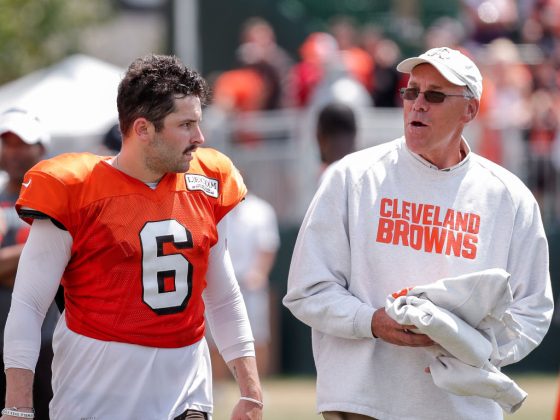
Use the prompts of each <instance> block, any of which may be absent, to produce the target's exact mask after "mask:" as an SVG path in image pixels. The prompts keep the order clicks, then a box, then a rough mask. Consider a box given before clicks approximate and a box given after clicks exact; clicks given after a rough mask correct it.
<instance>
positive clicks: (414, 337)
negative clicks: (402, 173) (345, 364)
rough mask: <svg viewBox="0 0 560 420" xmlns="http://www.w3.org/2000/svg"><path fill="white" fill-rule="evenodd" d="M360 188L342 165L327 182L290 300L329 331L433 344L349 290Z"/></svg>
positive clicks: (304, 239)
mask: <svg viewBox="0 0 560 420" xmlns="http://www.w3.org/2000/svg"><path fill="white" fill-rule="evenodd" d="M346 184H347V185H346ZM357 188H358V187H357V186H356V185H353V184H352V182H351V181H346V180H345V179H344V173H342V172H341V171H340V170H339V169H338V168H333V169H332V170H331V171H329V173H328V174H327V178H325V180H324V181H323V182H322V183H321V185H320V187H319V190H318V192H317V194H316V195H315V197H314V198H313V201H312V203H311V205H310V207H309V210H308V211H307V214H306V216H305V219H304V221H303V224H302V227H301V229H300V232H299V235H298V239H297V241H296V245H295V248H294V253H293V256H292V263H291V265H290V274H289V277H288V293H287V294H286V296H285V297H284V301H283V302H284V305H285V306H286V307H288V309H290V311H291V312H292V313H293V314H294V315H295V316H296V317H297V318H298V319H300V320H301V321H302V322H304V323H305V324H307V325H309V326H311V327H312V328H314V329H316V330H318V331H321V332H323V333H326V334H329V335H333V336H337V337H342V338H348V339H361V338H379V339H382V340H384V341H387V342H388V343H391V344H395V345H400V346H413V347H423V346H430V345H432V344H433V341H432V340H431V339H430V338H429V337H428V336H426V335H424V334H412V333H410V332H408V331H407V330H408V329H410V328H414V327H413V326H410V325H400V324H398V323H397V322H396V321H394V320H393V319H391V318H390V317H389V316H388V315H387V314H386V313H385V308H384V307H381V308H374V307H372V306H371V305H370V304H368V303H366V302H363V301H361V300H360V299H359V298H358V297H356V296H354V295H353V294H352V293H351V292H350V291H349V286H348V281H349V280H350V277H351V270H352V268H351V260H352V255H351V251H350V239H349V226H348V209H349V205H348V200H350V199H352V198H349V197H351V196H352V194H357V195H359V192H358V191H357ZM357 252H360V250H358V251H357Z"/></svg>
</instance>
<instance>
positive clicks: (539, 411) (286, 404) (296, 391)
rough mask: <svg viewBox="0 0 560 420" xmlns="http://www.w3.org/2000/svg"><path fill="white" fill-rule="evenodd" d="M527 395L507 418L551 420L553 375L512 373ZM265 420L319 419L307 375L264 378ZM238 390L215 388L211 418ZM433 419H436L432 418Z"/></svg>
mask: <svg viewBox="0 0 560 420" xmlns="http://www.w3.org/2000/svg"><path fill="white" fill-rule="evenodd" d="M512 376H513V379H515V380H516V381H517V383H518V384H519V386H521V387H522V388H523V389H524V390H525V391H527V392H528V394H529V397H528V398H527V400H526V401H525V403H524V404H523V406H522V407H521V409H519V410H518V411H517V412H516V413H515V414H513V415H506V416H505V419H506V420H509V419H512V420H552V419H553V412H554V406H555V404H556V394H557V389H558V388H557V377H556V376H555V375H542V374H523V375H519V374H518V375H512ZM263 389H264V399H265V404H266V406H265V411H264V419H265V420H320V419H322V417H320V416H319V415H317V414H316V413H315V383H314V378H309V377H274V378H270V379H266V380H265V381H263ZM238 397H239V392H238V390H237V386H236V385H235V383H234V382H227V383H223V384H220V385H219V386H217V387H216V389H215V400H216V408H215V413H214V420H229V415H230V412H231V407H233V404H235V402H236V400H237V398H238ZM434 420H435V419H434Z"/></svg>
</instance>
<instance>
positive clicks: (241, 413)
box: [231, 400, 263, 420]
mask: <svg viewBox="0 0 560 420" xmlns="http://www.w3.org/2000/svg"><path fill="white" fill-rule="evenodd" d="M262 411H263V409H262V407H261V406H260V405H258V404H256V403H254V402H251V401H245V400H239V402H238V403H237V404H236V405H235V407H233V412H232V413H231V420H261V419H262V418H263V416H262Z"/></svg>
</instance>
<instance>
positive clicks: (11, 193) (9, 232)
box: [0, 108, 59, 419]
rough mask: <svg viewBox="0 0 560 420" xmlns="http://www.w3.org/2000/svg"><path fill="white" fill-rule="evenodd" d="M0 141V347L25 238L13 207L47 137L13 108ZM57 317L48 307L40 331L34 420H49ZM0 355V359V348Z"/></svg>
mask: <svg viewBox="0 0 560 420" xmlns="http://www.w3.org/2000/svg"><path fill="white" fill-rule="evenodd" d="M0 138H1V140H2V147H1V149H0V168H1V169H3V170H4V171H5V172H6V173H7V175H8V180H7V182H6V184H5V185H4V187H3V189H2V190H1V191H0V208H1V209H2V210H3V213H4V216H5V221H6V231H5V234H4V235H3V238H2V239H1V240H0V345H2V346H3V341H4V340H3V339H4V327H5V324H6V319H7V318H8V312H9V309H10V304H11V300H12V291H13V287H14V280H15V278H16V271H17V267H18V263H19V260H20V256H21V252H22V249H23V245H24V243H25V241H26V239H27V235H28V234H29V227H28V225H27V224H26V223H25V222H23V220H21V219H20V218H19V217H18V215H17V213H16V210H15V207H14V206H15V203H16V200H17V198H18V195H19V192H20V189H21V188H22V184H24V175H25V173H26V172H27V171H28V170H29V169H30V168H31V167H32V166H34V165H35V164H36V163H37V162H39V161H40V160H41V159H42V158H43V157H44V156H45V154H46V151H47V147H48V145H49V144H50V135H49V133H48V132H47V130H46V128H45V127H44V126H43V124H42V123H41V121H39V119H38V118H37V117H36V116H34V115H32V114H31V113H30V112H28V111H27V110H24V109H15V108H14V109H9V110H7V111H5V112H3V113H2V114H0ZM49 304H50V302H49ZM58 317H59V312H58V309H57V308H56V306H55V305H54V304H53V305H50V308H49V310H48V312H47V315H46V317H45V321H44V323H43V327H42V330H41V349H40V353H39V360H38V362H37V366H36V368H35V375H34V387H33V404H34V406H35V411H36V415H37V418H40V419H48V418H49V402H50V400H51V398H52V387H51V361H52V357H53V352H52V335H53V331H54V328H55V326H56V321H57V320H58ZM0 355H1V356H2V359H3V352H2V350H1V347H0ZM0 365H1V366H2V373H1V374H0V395H2V396H3V395H5V394H6V381H5V377H4V363H3V361H2V360H0Z"/></svg>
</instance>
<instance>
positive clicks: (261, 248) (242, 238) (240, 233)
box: [228, 192, 280, 376]
mask: <svg viewBox="0 0 560 420" xmlns="http://www.w3.org/2000/svg"><path fill="white" fill-rule="evenodd" d="M228 240H229V241H230V243H231V244H232V246H231V247H230V255H231V261H232V264H233V270H234V271H235V276H236V278H237V280H238V281H239V287H240V288H241V293H242V295H243V299H244V301H245V305H246V306H247V314H248V315H249V321H250V323H251V329H252V331H253V336H254V337H255V353H256V357H257V366H258V368H259V373H260V374H261V375H262V376H265V375H266V374H267V373H269V372H270V340H271V313H270V311H271V310H270V287H269V275H270V271H271V270H272V267H273V266H274V262H275V260H276V253H277V252H278V248H279V247H280V234H279V232H278V221H277V218H276V212H275V211H274V208H273V207H272V206H271V205H270V204H269V203H268V202H267V201H265V200H263V199H262V198H260V197H257V196H256V195H255V194H252V193H251V192H249V193H248V194H247V196H246V197H245V200H243V202H241V203H240V204H239V205H238V206H237V207H236V208H235V209H233V210H232V212H231V217H230V219H229V222H228Z"/></svg>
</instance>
